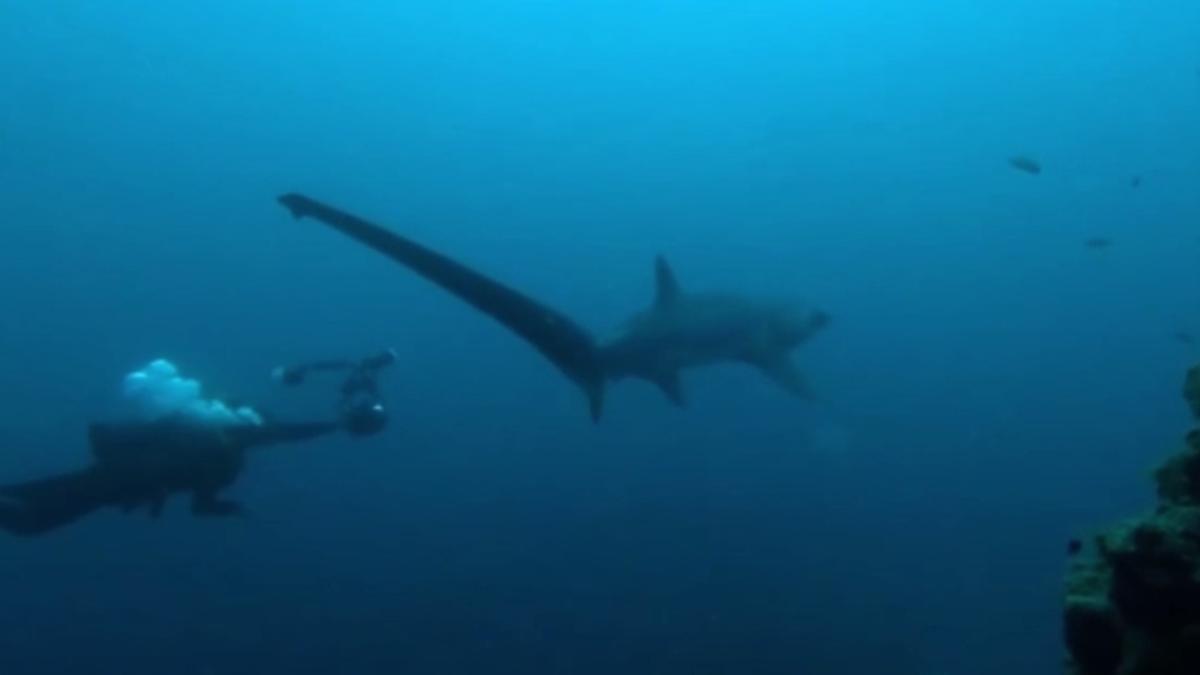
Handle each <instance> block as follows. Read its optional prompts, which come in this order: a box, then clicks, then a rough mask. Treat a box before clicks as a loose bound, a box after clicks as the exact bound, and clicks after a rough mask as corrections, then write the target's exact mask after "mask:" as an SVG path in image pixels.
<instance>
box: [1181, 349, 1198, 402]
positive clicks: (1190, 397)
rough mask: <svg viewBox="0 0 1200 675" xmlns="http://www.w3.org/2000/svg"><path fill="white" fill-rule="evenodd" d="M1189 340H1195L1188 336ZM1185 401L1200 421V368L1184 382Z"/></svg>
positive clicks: (1193, 370) (1195, 368)
mask: <svg viewBox="0 0 1200 675" xmlns="http://www.w3.org/2000/svg"><path fill="white" fill-rule="evenodd" d="M1187 338H1188V339H1189V340H1193V338H1192V336H1191V335H1187ZM1183 400H1185V401H1187V402H1188V405H1189V406H1191V408H1192V415H1193V416H1194V417H1195V418H1196V419H1200V366H1196V367H1194V368H1192V369H1191V370H1189V371H1188V373H1187V378H1186V379H1184V381H1183Z"/></svg>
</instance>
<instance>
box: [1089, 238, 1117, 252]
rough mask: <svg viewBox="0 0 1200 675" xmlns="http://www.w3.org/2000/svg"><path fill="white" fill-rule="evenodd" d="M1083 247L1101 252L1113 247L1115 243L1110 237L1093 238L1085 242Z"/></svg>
mask: <svg viewBox="0 0 1200 675" xmlns="http://www.w3.org/2000/svg"><path fill="white" fill-rule="evenodd" d="M1083 245H1084V246H1086V247H1088V248H1090V249H1092V250H1093V251H1101V250H1104V249H1106V248H1108V247H1110V246H1112V245H1113V241H1112V239H1109V238H1108V237H1092V238H1091V239H1087V240H1084V242H1083Z"/></svg>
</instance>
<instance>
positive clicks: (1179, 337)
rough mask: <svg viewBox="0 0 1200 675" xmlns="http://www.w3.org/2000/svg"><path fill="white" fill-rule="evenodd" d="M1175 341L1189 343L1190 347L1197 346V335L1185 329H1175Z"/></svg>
mask: <svg viewBox="0 0 1200 675" xmlns="http://www.w3.org/2000/svg"><path fill="white" fill-rule="evenodd" d="M1174 337H1175V341H1176V342H1178V343H1179V344H1183V345H1188V346H1189V347H1195V346H1196V336H1195V335H1192V334H1191V333H1189V332H1187V331H1185V330H1179V331H1175V335H1174Z"/></svg>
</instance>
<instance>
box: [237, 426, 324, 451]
mask: <svg viewBox="0 0 1200 675" xmlns="http://www.w3.org/2000/svg"><path fill="white" fill-rule="evenodd" d="M341 429H342V425H341V424H340V423H339V422H290V423H278V422H269V423H267V424H263V425H260V426H254V427H242V428H239V429H237V431H236V432H235V433H236V434H237V435H238V440H239V441H240V442H241V443H242V444H243V447H246V448H254V447H260V446H267V445H279V444H281V443H300V442H303V441H311V440H313V439H316V438H320V437H322V436H328V435H329V434H332V433H336V432H337V431H340V430H341Z"/></svg>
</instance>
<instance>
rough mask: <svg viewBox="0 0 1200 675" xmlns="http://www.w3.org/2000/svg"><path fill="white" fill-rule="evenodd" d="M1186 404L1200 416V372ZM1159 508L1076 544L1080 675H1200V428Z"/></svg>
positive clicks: (1074, 644) (1072, 593) (1076, 664)
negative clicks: (1087, 541)
mask: <svg viewBox="0 0 1200 675" xmlns="http://www.w3.org/2000/svg"><path fill="white" fill-rule="evenodd" d="M1183 396H1184V399H1185V400H1186V401H1187V402H1188V404H1189V405H1190V406H1191V409H1192V413H1193V414H1194V415H1195V417H1196V418H1197V419H1200V366H1197V367H1195V368H1192V369H1191V370H1190V371H1188V374H1187V377H1186V379H1185V381H1184V387H1183ZM1155 480H1156V482H1157V484H1158V500H1159V503H1158V507H1157V508H1156V509H1155V511H1154V513H1152V514H1151V515H1149V516H1146V517H1143V518H1138V519H1133V520H1130V521H1128V522H1125V523H1122V524H1120V525H1117V526H1116V527H1113V528H1112V529H1110V530H1108V531H1106V532H1104V533H1102V534H1100V535H1098V536H1097V537H1096V538H1095V540H1094V541H1093V542H1092V544H1093V545H1092V546H1091V547H1084V546H1083V545H1082V544H1081V543H1078V542H1072V546H1071V551H1072V552H1073V554H1074V556H1075V557H1074V559H1073V560H1072V563H1071V566H1070V569H1069V570H1068V573H1067V581H1066V600H1065V603H1064V609H1063V637H1064V639H1065V641H1066V645H1067V650H1068V652H1069V654H1070V658H1069V659H1068V663H1067V672H1068V673H1072V674H1073V675H1196V674H1197V673H1200V428H1197V429H1193V430H1192V431H1191V432H1189V433H1188V434H1187V439H1186V443H1185V447H1184V449H1183V450H1182V451H1180V452H1179V453H1178V454H1176V455H1174V456H1172V457H1170V458H1169V459H1167V461H1166V462H1164V463H1163V465H1162V466H1161V467H1159V469H1158V470H1157V471H1156V472H1155Z"/></svg>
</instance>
